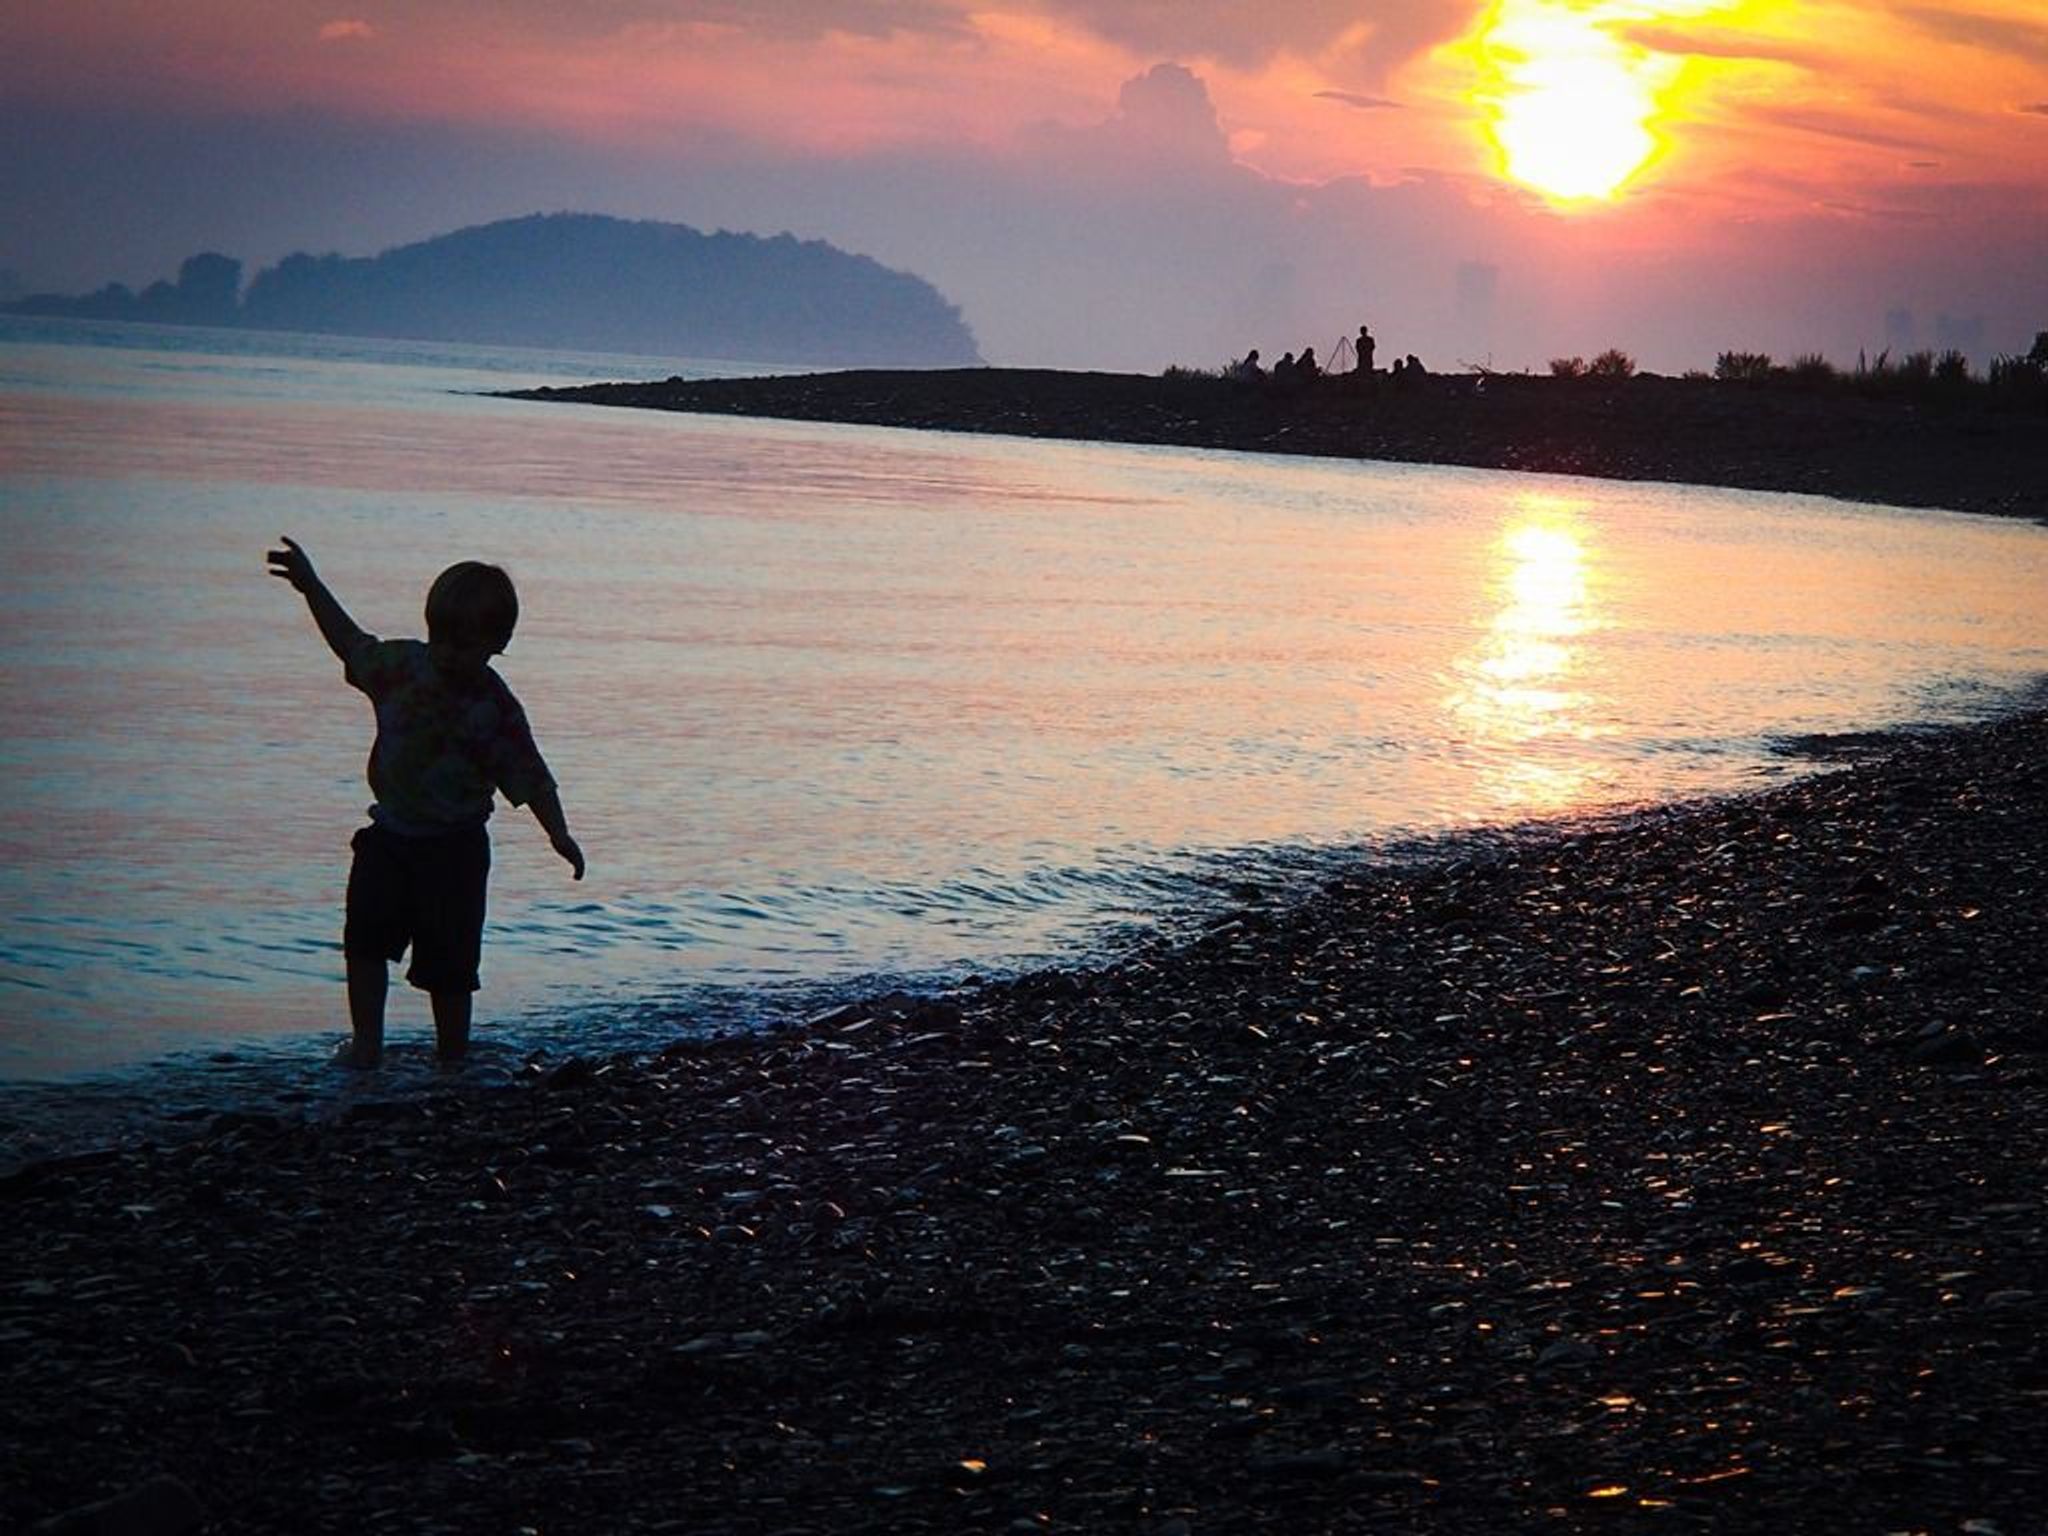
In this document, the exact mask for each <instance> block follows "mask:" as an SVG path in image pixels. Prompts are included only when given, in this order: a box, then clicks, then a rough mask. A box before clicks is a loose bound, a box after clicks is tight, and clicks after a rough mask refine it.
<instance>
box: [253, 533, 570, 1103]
mask: <svg viewBox="0 0 2048 1536" xmlns="http://www.w3.org/2000/svg"><path fill="white" fill-rule="evenodd" d="M267 558H268V560H269V567H270V574H271V575H273V576H281V577H283V578H284V579H285V580H286V581H288V582H290V583H291V584H292V586H293V588H294V589H295V590H297V591H298V592H300V593H301V594H303V595H304V597H305V599H306V606H307V607H308V608H310V609H311V610H312V611H313V622H314V623H315V624H317V625H319V627H320V636H321V638H322V639H324V640H325V641H326V642H327V644H328V647H329V648H330V649H331V650H332V651H333V652H334V654H335V655H336V656H338V657H339V658H340V659H341V664H342V669H343V676H345V677H346V678H347V679H348V681H349V683H350V684H351V685H352V686H354V687H356V688H359V689H361V690H362V691H363V692H364V693H366V694H368V695H369V696H370V702H371V703H372V704H373V705H374V706H375V707H376V711H377V740H376V744H375V745H374V746H373V747H372V748H371V749H370V766H369V777H370V789H371V792H372V793H374V794H375V795H376V797H377V801H376V804H374V805H372V806H371V807H370V825H369V826H367V827H364V828H363V829H362V830H361V831H359V832H357V833H356V835H355V838H354V840H353V844H352V846H353V847H354V849H355V862H354V864H353V865H352V866H351V867H350V869H349V876H348V916H347V921H346V925H345V926H344V929H343V935H342V951H343V954H344V955H345V957H346V958H347V961H348V1015H349V1024H350V1026H351V1028H352V1029H353V1031H354V1038H353V1039H352V1040H350V1041H349V1042H348V1043H347V1044H345V1045H344V1046H343V1047H342V1048H341V1050H339V1051H338V1052H336V1054H335V1059H336V1060H337V1061H339V1062H340V1063H342V1064H343V1065H344V1066H351V1067H374V1066H376V1065H377V1063H378V1062H379V1060H380V1059H381V1058H382V1056H383V1052H384V995H385V990H386V987H387V986H388V984H389V979H388V976H387V974H386V970H385V966H386V963H387V962H389V961H392V960H397V959H398V958H400V957H401V956H402V955H403V954H404V953H405V950H406V946H407V945H408V944H410V945H411V946H412V965H411V967H410V968H409V969H408V970H407V971H406V980H408V981H410V982H411V983H412V984H413V985H414V986H415V987H418V988H419V989H420V990H421V991H423V992H425V993H426V994H427V995H428V996H429V997H431V998H432V999H433V1004H434V1035H435V1039H436V1044H437V1047H438V1054H439V1056H440V1058H441V1060H443V1061H444V1062H455V1061H459V1060H461V1059H462V1055H463V1053H464V1052H465V1051H466V1050H468V1048H469V1019H470V995H471V994H472V993H473V992H475V991H476V989H477V959H478V955H479V952H480V950H481V948H482V944H483V929H484V884H485V880H486V877H487V876H488V875H489V873H490V866H491V844H490V838H489V836H488V835H487V834H486V833H485V831H484V822H485V820H486V819H487V818H488V817H489V816H490V814H491V792H492V790H494V789H496V790H501V791H503V793H504V796H505V798H506V799H507V800H509V801H511V802H512V804H514V805H522V804H524V805H528V806H530V807H531V808H532V810H533V816H534V820H536V821H538V822H539V823H540V824H541V829H542V830H543V831H545V832H546V833H547V835H548V841H549V842H551V843H552V844H554V848H555V852H557V853H559V854H560V855H561V856H562V857H563V858H565V859H567V860H568V861H569V867H570V868H571V869H572V870H574V871H575V877H576V878H577V879H578V880H581V879H582V878H583V850H582V849H581V848H579V847H577V846H576V839H575V838H573V837H571V836H570V835H569V828H568V824H567V823H566V822H565V821H564V820H563V819H562V801H561V797H560V796H559V795H557V794H556V792H555V780H554V776H553V775H552V774H550V773H549V772H548V765H547V764H546V763H545V762H543V761H542V760H541V755H540V749H539V748H537V747H536V746H535V745H534V743H533V735H532V733H531V732H530V731H529V730H528V729H527V725H526V714H525V711H523V710H522V709H520V707H519V701H518V700H517V699H515V698H514V697H513V696H512V690H511V689H510V688H507V687H506V686H505V682H504V679H502V678H501V677H499V676H498V674H497V673H495V672H493V671H492V670H491V668H490V659H491V658H492V657H493V656H496V655H498V654H500V653H501V652H503V651H504V649H505V647H506V646H507V645H509V644H511V642H512V627H513V625H515V624H516V623H518V621H519V598H518V596H517V594H515V593H514V592H513V590H512V578H511V577H509V576H507V575H506V574H505V573H504V571H502V570H500V569H499V568H498V567H497V566H495V565H482V564H479V563H478V562H477V561H474V560H465V561H463V562H462V563H461V564H460V565H451V566H449V567H448V569H447V570H445V571H443V572H442V573H441V574H440V575H439V576H437V577H436V578H435V579H434V585H433V586H432V587H431V588H429V589H428V591H427V640H426V643H425V644H424V645H423V644H421V643H420V642H419V641H417V640H379V639H378V638H377V637H376V636H375V635H372V634H368V633H366V632H365V631H364V630H363V629H362V628H361V627H360V626H358V625H357V623H356V621H355V620H354V619H351V618H350V617H349V616H348V613H347V611H346V610H345V609H343V607H342V606H341V604H340V603H339V602H337V601H336V600H335V596H334V594H333V593H332V592H330V591H328V590H327V586H326V583H324V582H323V581H321V579H320V578H319V576H318V575H316V574H315V573H314V570H313V562H312V560H311V559H309V558H308V557H307V555H306V552H305V551H304V550H302V549H301V548H299V546H298V545H297V544H295V543H293V542H292V541H291V540H290V539H286V540H284V548H282V549H273V550H271V551H270V553H269V555H268V556H267Z"/></svg>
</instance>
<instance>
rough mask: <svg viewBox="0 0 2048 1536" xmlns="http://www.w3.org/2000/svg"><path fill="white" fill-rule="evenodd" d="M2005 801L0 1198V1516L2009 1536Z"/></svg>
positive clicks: (2004, 780)
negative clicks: (119, 1511) (102, 1508)
mask: <svg viewBox="0 0 2048 1536" xmlns="http://www.w3.org/2000/svg"><path fill="white" fill-rule="evenodd" d="M2044 763H2048V719H2044V718H2043V717H2040V716H2032V717H2027V718H2022V719H2018V720H2014V721H2009V722H2005V723H2002V724H1998V725H1994V726H1991V727H1987V728H1983V729H1976V730H1970V731H1964V732H1958V733H1954V734H1949V735H1942V736H1938V737H1933V738H1926V739H1918V740H1914V741H1911V742H1907V743H1904V744H1902V745H1900V746H1899V747H1898V748H1897V749H1896V750H1894V751H1892V752H1890V753H1879V754H1876V755H1867V756H1862V757H1859V758H1858V759H1857V760H1856V761H1855V762H1853V764H1852V765H1851V766H1849V767H1847V768H1844V769H1842V770H1840V771H1838V772H1832V773H1829V774H1827V775H1825V776H1822V777H1820V778H1816V779H1813V780H1809V781H1806V782H1803V783H1801V784H1798V785H1794V786H1791V787H1788V788H1784V789H1780V790H1776V791H1772V792H1770V793H1767V794H1763V795H1760V796H1757V797H1754V798H1745V799H1739V800H1735V801H1730V802H1725V803H1719V804H1715V805H1711V806H1707V807H1702V808H1693V809H1687V810H1680V811H1672V812H1664V813H1657V814H1651V815H1646V816H1643V817H1641V818H1637V819H1631V820H1626V821H1620V822H1616V823H1612V824H1607V825H1600V826H1591V827H1584V826H1580V827H1563V828H1551V829H1537V830H1534V831H1531V832H1528V833H1527V834H1525V835H1521V836H1517V837H1512V838H1503V839H1500V840H1498V841H1495V842H1490V843H1486V844H1466V845H1460V846H1454V847H1451V848H1448V849H1446V850H1445V852H1444V853H1443V855H1442V856H1441V857H1439V858H1437V859H1435V860H1432V861H1429V862H1426V863H1424V864H1423V865H1421V866H1419V867H1412V868H1411V867H1404V868H1388V867H1384V866H1374V865H1368V864H1361V865H1359V866H1358V867H1357V868H1355V869H1353V870H1351V871H1349V872H1347V873H1344V874H1341V875H1339V876H1337V877H1336V878H1334V879H1333V880H1332V881H1331V882H1330V883H1328V884H1327V885H1325V886H1323V887H1321V888H1318V889H1314V890H1302V891H1271V892H1267V893H1265V894H1264V895H1263V896H1257V897H1254V896H1252V895H1251V894H1250V893H1248V895H1247V900H1246V901H1245V904H1244V905H1243V906H1242V907H1241V909H1239V910H1238V911H1236V912H1234V913H1233V914H1231V915H1230V916H1228V917H1226V918H1224V919H1222V920H1220V921H1219V922H1217V924H1216V925H1215V926H1214V927H1212V928H1210V929H1209V930H1208V931H1207V932H1205V933H1203V934H1202V935H1201V936H1199V937H1198V938H1195V939H1193V940H1191V941H1186V942H1182V943H1179V944H1175V945H1168V944H1165V943H1163V942H1162V943H1158V944H1155V945H1154V946H1152V947H1149V948H1146V949H1142V950H1140V951H1138V952H1136V953H1134V954H1132V955H1131V956H1129V957H1128V958H1127V959H1126V960H1125V961H1123V962H1122V963H1120V964H1117V965H1115V966H1113V967H1111V968H1108V969H1105V970H1102V971H1098V972H1072V973H1068V972H1048V973H1042V974H1035V975H1031V976H1027V977H1024V978H1021V979H1017V980H1015V981H1012V982H1008V983H1004V984H998V985H991V986H988V987H985V988H978V989H973V990H969V991H964V992H961V993H959V994H957V995H953V996H949V997H943V998H913V997H908V996H890V997H879V998H874V999H870V1000H867V1001H864V1002H861V1003H858V1004H855V1005H852V1006H848V1007H845V1008H842V1009H839V1010H836V1011H834V1012H833V1013H831V1014H828V1015H825V1016H823V1017H820V1018H816V1019H813V1020H810V1021H807V1022H806V1023H804V1024H803V1025H801V1026H799V1027H793V1028H791V1029H790V1030H788V1031H786V1032H784V1033H782V1034H779V1035H776V1036H772V1037H768V1038H751V1039H727V1040H717V1041H711V1042H697V1043H685V1044H678V1045H677V1046H676V1047H674V1048H673V1049H671V1050H669V1051H667V1052H666V1053H664V1054H662V1055H661V1056H659V1057H657V1058H654V1059H651V1060H646V1061H639V1062H628V1061H607V1060H604V1059H601V1058H596V1057H593V1058H588V1059H576V1060H570V1061H562V1062H555V1063H543V1064H537V1065H536V1067H535V1069H534V1070H533V1071H532V1072H531V1073H530V1075H529V1077H528V1079H527V1080H526V1081H524V1082H523V1083H521V1084H519V1085H516V1086H513V1087H509V1088H498V1089H491V1090H487V1091H461V1090H459V1089H451V1090H449V1091H447V1092H445V1093H441V1094H438V1095H436V1096H433V1097H429V1098H426V1099H423V1100H416V1101H405V1100H394V1101H393V1102H390V1103H388V1104H370V1105H365V1106H363V1107H362V1108H361V1109H360V1110H358V1111H357V1112H356V1113H354V1114H352V1115H351V1116H349V1117H348V1118H345V1119H343V1120H341V1121H339V1122H338V1123H332V1124H326V1125H313V1126H309V1125H302V1124H295V1123H287V1122H283V1121H273V1120H267V1119H264V1118H262V1117H256V1116H243V1117H240V1118H238V1119H234V1120H224V1121H223V1122H222V1123H220V1124H219V1125H218V1126H217V1127H215V1128H214V1129H213V1130H212V1131H210V1132H209V1133H207V1134H205V1135H203V1136H201V1137H200V1138H199V1139H197V1140H195V1141H193V1142H191V1143H189V1144H186V1145H181V1146H177V1147H171V1148H159V1149H147V1148H130V1149H122V1150H117V1151H112V1152H109V1153H105V1154H101V1155H98V1156H95V1157H90V1158H81V1159H72V1160H69V1161H66V1162H60V1163H50V1164H43V1165H39V1166H36V1167H33V1168H29V1169H26V1170H23V1171H21V1172H19V1173H17V1174H16V1175H14V1176H13V1177H12V1178H10V1179H9V1180H7V1181H6V1183H5V1186H4V1190H0V1214H4V1220H5V1235H4V1237H0V1243H4V1245H5V1251H4V1258H0V1347H4V1349H5V1356H4V1358H5V1360H6V1367H5V1370H6V1385H7V1390H6V1392H5V1393H4V1395H0V1446H4V1448H5V1454H4V1461H0V1465H4V1466H5V1468H6V1472H5V1482H4V1500H5V1503H4V1507H0V1523H4V1524H5V1525H6V1526H7V1528H9V1529H18V1528H24V1527H30V1526H32V1525H33V1524H34V1523H35V1522H36V1521H38V1520H42V1519H45V1518H49V1517H53V1516H59V1515H62V1514H63V1513H64V1512H65V1511H75V1510H78V1509H80V1508H81V1507H83V1506H87V1505H91V1504H93V1503H95V1501H100V1500H105V1499H110V1498H111V1499H115V1500H117V1501H118V1500H120V1498H121V1496H123V1495H124V1494H126V1495H132V1494H133V1493H134V1491H135V1490H138V1489H144V1488H147V1487H149V1486H152V1479H166V1478H174V1479H175V1480H176V1482H175V1484H164V1483H157V1484H155V1485H154V1486H156V1487H159V1488H165V1487H175V1488H176V1489H178V1490H180V1493H178V1494H169V1493H166V1494H165V1495H164V1496H162V1497H151V1496H147V1495H145V1496H143V1497H141V1498H140V1499H137V1498H135V1497H129V1498H128V1499H127V1501H126V1504H125V1506H123V1507H125V1508H127V1509H128V1510H129V1511H130V1516H131V1517H132V1518H134V1519H138V1520H140V1519H145V1518H147V1519H153V1520H156V1522H157V1523H155V1524H132V1525H122V1526H119V1527H118V1528H119V1529H124V1530H138V1531H140V1530H160V1529H162V1530H170V1529H193V1528H197V1527H198V1524H199V1522H200V1521H201V1520H202V1519H203V1520H204V1521H206V1522H208V1523H207V1525H206V1528H208V1529H213V1530H219V1531H236V1532H242V1531H247V1532H275V1531H280V1530H293V1529H298V1530H330V1529H332V1530H342V1529H346V1530H350V1531H377V1530H403V1531H408V1532H432V1531H451V1532H452V1531H463V1532H467V1531H501V1532H505V1533H508V1536H510V1533H514V1532H518V1531H521V1530H533V1531H561V1532H628V1531H648V1532H654V1531H676V1532H684V1531H688V1532H762V1533H775V1532H779V1533H798V1532H812V1533H826V1532H832V1533H839V1532H860V1531H872V1532H891V1533H902V1532H926V1531H928V1532H970V1531H972V1532H982V1531H985V1532H1019V1533H1021V1532H1029V1531H1053V1530H1065V1531H1080V1532H1096V1531H1133V1532H1150V1533H1159V1536H1165V1533H1169V1532H1184V1533H1196V1532H1239V1531H1275V1532H1281V1531H1285V1532H1303V1531H1351V1530H1358V1531H1418V1532H1419V1531H1428V1532H1473V1531H1526V1530H1558V1531H1579V1530H1603V1531H1604V1530H1641V1529H1666V1530H1674V1531H1679V1530H1716V1531H1797V1532H1803V1533H1805V1532H1832V1531H1844V1532H1847V1531H1858V1532H1878V1531H1941V1532H1957V1531H1966V1530H1967V1531H1976V1532H1985V1533H1993V1532H2006V1533H2012V1536H2018V1533H2021V1532H2025V1531H2030V1530H2039V1529H2041V1524H2040V1522H2041V1519H2042V1516H2041V1510H2042V1509H2043V1507H2044V1504H2048V1305H2044V1298H2048V1229H2044V1220H2043V1217H2044V1213H2048V1207H2044V1196H2043V1169H2044V1168H2048V1090H2044V1081H2048V1080H2044V1076H2043V1066H2044V1057H2043V1055H2042V1054H2041V1053H2042V1051H2043V1048H2044V1046H2048V1021H2044V1014H2043V998H2044V993H2048V987H2044V982H2048V959H2044V955H2048V947H2044V944H2043V932H2044V924H2048V782H2044V777H2048V776H2044ZM138 1510H139V1511H140V1513H137V1511H138ZM198 1511H203V1514H200V1513H197V1512H198ZM92 1518H93V1519H95V1520H97V1519H98V1518H99V1517H98V1516H94V1517H92ZM109 1518H115V1517H109ZM71 1528H73V1529H92V1528H98V1529H109V1528H116V1527H112V1526H107V1525H104V1524H102V1525H98V1526H92V1525H81V1524H79V1523H77V1522H75V1521H74V1524H73V1526H72V1527H71Z"/></svg>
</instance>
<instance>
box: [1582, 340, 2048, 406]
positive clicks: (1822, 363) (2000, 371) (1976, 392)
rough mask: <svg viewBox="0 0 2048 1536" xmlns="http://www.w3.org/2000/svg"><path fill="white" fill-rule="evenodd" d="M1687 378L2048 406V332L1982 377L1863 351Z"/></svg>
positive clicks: (1603, 358) (1739, 360)
mask: <svg viewBox="0 0 2048 1536" xmlns="http://www.w3.org/2000/svg"><path fill="white" fill-rule="evenodd" d="M1635 372H1636V363H1635V359H1634V358H1632V357H1630V356H1629V355H1628V354H1627V353H1626V352H1623V351H1622V350H1621V349H1620V348H1618V347H1610V348H1609V349H1608V350H1607V351H1605V352H1602V353H1601V354H1599V356H1597V357H1595V358H1594V359H1593V360H1592V361H1591V362H1588V361H1586V359H1584V358H1582V357H1554V358H1552V359H1551V360H1550V374H1551V377H1552V378H1559V379H1626V378H1629V377H1632V376H1633V375H1634V374H1635ZM1685 377H1686V378H1687V379H1691V380H1695V381H1701V382H1705V381H1708V380H1713V381H1716V382H1719V383H1723V384H1743V385H1780V386H1791V387H1795V388H1800V389H1812V390H1840V391H1845V392H1854V393H1857V394H1862V395H1867V396H1871V397H1874V398H1885V397H1906V398H1923V399H1942V398H1953V399H1960V398H1974V399H1988V400H1991V401H1994V402H1996V403H2002V404H2013V405H2021V406H2048V331H2042V332H2040V333H2038V334H2037V335H2036V336H2035V337H2034V345H2033V346H2032V348H2031V349H2029V350H2028V351H2026V352H2022V353H2015V354H2012V355H2009V356H2001V357H1996V358H1993V359H1992V361H1991V366H1990V367H1989V368H1988V369H1986V370H1985V371H1984V372H1983V373H1982V374H1977V373H1974V372H1972V371H1971V368H1970V360H1969V359H1968V358H1967V357H1965V356H1964V355H1963V354H1962V353H1961V352H1958V351H1955V350H1954V349H1950V350H1947V351H1943V352H1933V351H1921V352H1909V353H1907V354H1905V355H1904V356H1903V357H1899V358H1894V357H1892V355H1891V353H1890V352H1888V351H1886V352H1880V353H1879V354H1878V355H1877V356H1876V357H1875V358H1874V359H1873V358H1871V357H1869V356H1867V355H1866V354H1861V353H1859V354H1858V355H1857V358H1856V366H1855V367H1854V368H1853V369H1849V368H1839V367H1837V366H1836V365H1835V364H1833V363H1832V362H1830V361H1828V359H1827V358H1825V357H1823V356H1822V355H1821V354H1820V353H1818V352H1808V353H1803V354H1801V355H1799V356H1797V357H1795V358H1793V359H1792V360H1791V361H1790V362H1789V363H1780V362H1778V361H1777V360H1776V359H1775V358H1773V357H1772V356H1771V355H1770V354H1769V353H1768V352H1740V351H1730V352H1723V353H1722V354H1721V355H1720V356H1719V357H1718V358H1716V359H1715V361H1714V368H1713V372H1711V373H1708V372H1706V371H1704V370H1698V369H1696V370H1693V371H1691V372H1688V373H1687V374H1686V375H1685Z"/></svg>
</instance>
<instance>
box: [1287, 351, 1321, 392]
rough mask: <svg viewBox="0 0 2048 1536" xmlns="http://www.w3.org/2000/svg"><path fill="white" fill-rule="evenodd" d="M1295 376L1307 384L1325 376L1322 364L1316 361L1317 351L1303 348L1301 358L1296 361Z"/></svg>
mask: <svg viewBox="0 0 2048 1536" xmlns="http://www.w3.org/2000/svg"><path fill="white" fill-rule="evenodd" d="M1294 376H1295V377H1296V378H1298V379H1300V380H1301V381H1302V382H1303V383H1304V384H1306V383H1307V382H1308V381H1309V380H1311V379H1319V378H1321V377H1322V376H1323V368H1322V364H1320V363H1318V362H1317V361H1316V349H1315V348H1314V347H1303V348H1302V349H1301V356H1300V357H1298V358H1296V359H1295V360H1294Z"/></svg>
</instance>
